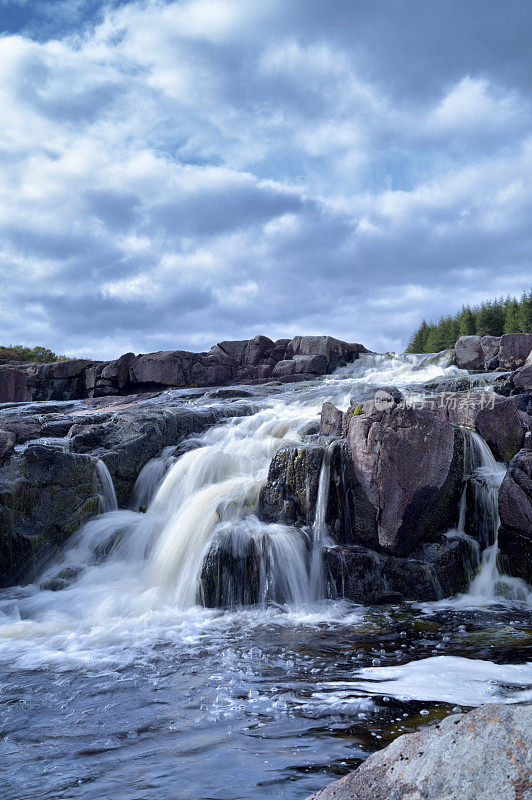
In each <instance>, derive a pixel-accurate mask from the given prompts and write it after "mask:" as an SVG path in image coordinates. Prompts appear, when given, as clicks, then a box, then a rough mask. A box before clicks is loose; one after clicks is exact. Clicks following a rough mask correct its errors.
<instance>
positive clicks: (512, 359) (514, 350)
mask: <svg viewBox="0 0 532 800" xmlns="http://www.w3.org/2000/svg"><path fill="white" fill-rule="evenodd" d="M531 350H532V333H505V334H504V336H501V345H500V349H499V367H500V369H509V370H515V369H519V367H522V366H523V364H524V363H525V361H526V360H527V358H528V356H529V355H530V351H531Z"/></svg>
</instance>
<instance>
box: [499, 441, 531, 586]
mask: <svg viewBox="0 0 532 800" xmlns="http://www.w3.org/2000/svg"><path fill="white" fill-rule="evenodd" d="M499 516H500V519H501V527H500V529H499V547H500V549H501V554H502V557H503V561H504V566H505V567H506V569H507V570H508V572H510V574H511V575H515V576H516V577H518V578H523V579H524V580H526V581H528V583H532V450H521V451H520V452H519V453H517V455H516V456H515V457H514V458H513V459H512V460H511V462H510V465H509V467H508V471H507V472H506V475H505V476H504V479H503V482H502V484H501V488H500V489H499Z"/></svg>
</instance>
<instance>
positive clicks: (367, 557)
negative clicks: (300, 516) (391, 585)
mask: <svg viewBox="0 0 532 800" xmlns="http://www.w3.org/2000/svg"><path fill="white" fill-rule="evenodd" d="M322 553H323V564H324V572H325V576H326V580H327V586H328V590H329V595H330V596H331V597H333V598H335V599H336V598H345V599H346V600H351V601H353V602H354V603H363V604H365V605H371V604H372V603H376V602H378V601H379V600H380V599H381V598H382V596H383V595H384V594H385V592H386V591H388V587H387V584H386V581H385V579H384V577H383V573H382V563H383V557H382V556H379V555H378V554H377V553H375V551H373V550H369V549H368V548H367V547H357V546H354V547H349V548H347V547H340V546H338V545H336V546H334V547H325V548H323V551H322Z"/></svg>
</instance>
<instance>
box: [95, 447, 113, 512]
mask: <svg viewBox="0 0 532 800" xmlns="http://www.w3.org/2000/svg"><path fill="white" fill-rule="evenodd" d="M96 473H97V475H98V479H99V481H100V484H101V489H102V492H101V498H102V511H103V513H105V512H107V511H116V510H117V508H118V502H117V500H116V492H115V487H114V484H113V479H112V478H111V475H110V473H109V470H108V469H107V465H106V464H105V463H104V462H103V461H102V460H101V459H98V461H97V462H96Z"/></svg>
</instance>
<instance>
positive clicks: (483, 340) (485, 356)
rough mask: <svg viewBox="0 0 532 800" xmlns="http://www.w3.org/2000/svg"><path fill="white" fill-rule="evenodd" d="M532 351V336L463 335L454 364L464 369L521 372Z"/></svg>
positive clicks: (456, 347)
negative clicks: (520, 369)
mask: <svg viewBox="0 0 532 800" xmlns="http://www.w3.org/2000/svg"><path fill="white" fill-rule="evenodd" d="M531 350H532V333H505V334H504V335H503V336H461V337H460V338H459V339H458V341H457V342H456V344H455V346H454V361H455V364H456V365H457V366H458V367H461V368H462V369H469V370H476V371H478V372H485V371H487V370H502V371H505V370H508V371H513V370H517V369H519V368H520V367H522V366H523V364H524V363H525V361H526V360H527V358H528V356H529V354H530V352H531Z"/></svg>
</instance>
